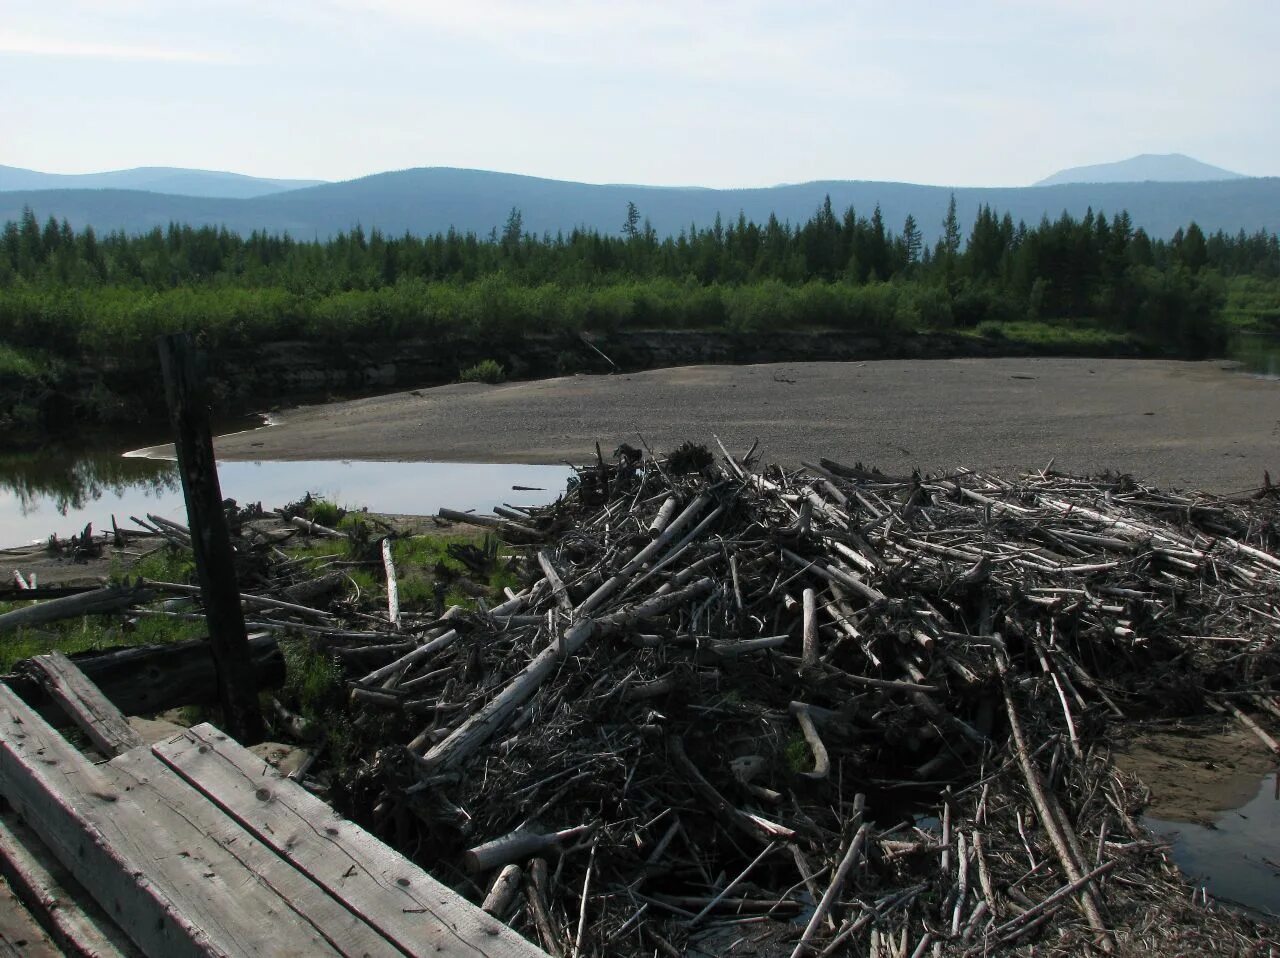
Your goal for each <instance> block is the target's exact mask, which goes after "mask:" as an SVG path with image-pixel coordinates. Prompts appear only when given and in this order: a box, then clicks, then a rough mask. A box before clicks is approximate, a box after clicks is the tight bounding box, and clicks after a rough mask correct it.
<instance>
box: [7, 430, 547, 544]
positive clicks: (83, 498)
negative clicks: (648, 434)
mask: <svg viewBox="0 0 1280 958" xmlns="http://www.w3.org/2000/svg"><path fill="white" fill-rule="evenodd" d="M569 475H570V470H569V469H568V467H566V466H528V465H511V464H491V463H454V462H354V461H347V462H334V461H309V462H221V463H219V464H218V477H219V481H220V483H221V486H222V495H223V496H224V497H225V498H230V499H235V500H236V501H237V502H240V503H249V502H261V503H262V504H263V505H264V506H265V507H267V508H274V507H278V506H282V505H284V504H285V503H288V502H293V501H295V500H297V499H300V498H301V497H302V496H303V495H304V494H306V493H307V492H310V493H312V494H313V495H319V496H323V497H324V498H327V499H330V500H332V501H333V502H336V503H337V504H339V505H342V506H349V507H363V506H367V507H368V508H369V509H371V510H374V511H376V512H383V513H406V514H417V515H423V514H430V513H434V512H435V511H436V510H437V509H439V508H440V507H441V506H447V507H449V508H451V509H460V510H468V509H475V510H477V511H482V512H487V511H490V510H492V508H493V507H494V506H496V505H501V504H502V503H504V502H505V503H511V504H512V505H517V506H530V505H542V504H545V503H547V502H550V501H552V500H553V499H555V498H556V496H558V495H559V494H560V493H562V492H563V491H564V488H565V481H566V479H567V478H568V477H569ZM512 486H528V487H533V488H532V489H525V490H513V489H512ZM148 512H150V513H155V514H157V515H161V516H164V517H166V518H169V519H173V520H175V521H178V522H183V523H185V522H186V519H185V515H186V509H185V506H184V505H183V501H182V490H181V488H180V487H179V484H178V471H177V466H176V464H175V463H173V462H167V461H163V460H154V459H142V458H124V457H122V456H120V455H119V454H118V453H101V454H83V453H82V454H78V455H75V456H66V455H58V454H52V453H35V454H19V455H13V456H5V457H0V546H15V545H22V544H25V543H29V542H34V541H43V540H44V539H46V538H48V536H49V534H50V533H57V534H58V535H59V536H69V535H71V534H72V533H75V532H79V531H80V530H81V529H83V528H84V525H85V523H87V522H92V523H93V525H94V528H95V529H103V528H107V529H109V528H110V527H111V517H112V515H114V516H115V517H116V521H117V522H118V523H120V524H122V525H123V524H125V523H127V522H128V520H129V516H131V515H135V516H143V515H145V514H146V513H148Z"/></svg>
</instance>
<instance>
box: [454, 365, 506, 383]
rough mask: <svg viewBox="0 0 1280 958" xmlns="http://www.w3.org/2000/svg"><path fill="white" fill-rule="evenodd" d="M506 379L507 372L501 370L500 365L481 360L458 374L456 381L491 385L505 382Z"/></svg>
mask: <svg viewBox="0 0 1280 958" xmlns="http://www.w3.org/2000/svg"><path fill="white" fill-rule="evenodd" d="M506 378H507V371H506V370H505V369H503V368H502V364H501V363H499V362H497V361H496V360H493V359H485V360H482V361H481V362H478V363H476V364H475V365H474V366H468V367H467V368H466V369H463V370H461V371H460V372H459V373H458V381H459V382H464V383H489V384H491V385H492V384H494V383H500V382H505V381H506Z"/></svg>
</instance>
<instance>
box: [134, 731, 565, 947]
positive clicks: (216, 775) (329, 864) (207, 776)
mask: <svg viewBox="0 0 1280 958" xmlns="http://www.w3.org/2000/svg"><path fill="white" fill-rule="evenodd" d="M152 751H153V752H154V753H155V754H156V755H157V756H159V758H160V759H161V761H163V762H165V764H167V765H169V766H170V767H171V768H173V769H174V770H175V771H177V772H178V773H179V774H180V775H182V776H183V778H185V779H186V780H187V781H189V782H190V783H191V784H192V785H193V786H195V787H196V788H197V789H198V790H199V791H201V792H203V793H204V794H205V795H207V796H208V797H209V798H210V799H211V800H212V801H213V802H214V804H216V805H218V806H219V807H220V808H222V809H223V810H224V811H225V812H226V813H227V814H229V815H231V816H232V817H233V818H235V819H236V820H237V821H238V822H240V824H241V825H243V826H244V827H245V828H246V829H247V830H248V831H249V832H250V833H252V834H253V835H254V836H255V837H256V838H257V839H258V840H259V841H261V842H262V843H263V844H265V845H268V846H270V847H271V848H273V849H275V851H276V852H277V853H278V854H280V855H283V856H285V857H286V858H288V859H289V860H290V861H292V862H293V863H294V864H295V865H296V866H297V867H298V868H299V869H300V870H302V871H303V872H305V873H306V874H307V875H308V876H309V877H310V878H311V879H312V880H314V881H315V882H316V883H318V884H319V885H321V886H323V887H324V888H326V889H327V890H328V891H329V893H330V894H331V895H333V896H334V897H336V898H338V899H339V900H341V901H343V902H345V903H346V905H347V907H348V908H350V909H352V910H353V911H354V912H356V913H357V914H359V915H360V916H361V917H362V918H364V919H365V920H366V921H367V922H369V923H370V924H372V925H375V926H377V927H378V928H379V929H381V930H382V932H383V933H384V934H385V935H386V936H387V937H388V938H390V939H391V940H392V941H393V942H395V943H396V944H397V945H398V946H399V947H400V948H401V949H403V950H404V952H405V953H406V954H409V955H421V956H432V958H464V956H465V958H479V956H485V958H535V956H540V958H545V953H544V952H542V951H541V950H540V949H538V948H536V947H534V946H533V945H531V944H530V943H529V942H527V941H525V940H524V939H523V938H521V937H520V936H519V935H517V934H516V933H515V932H514V931H512V930H511V929H510V928H508V927H507V926H506V925H503V924H501V923H500V922H498V921H497V920H496V919H494V918H492V917H490V916H489V915H486V914H485V913H484V912H483V911H481V910H480V909H479V908H478V907H476V906H475V905H473V904H471V903H470V902H468V901H466V900H465V899H463V898H462V897H461V896H459V895H458V894H456V893H455V892H453V891H452V890H451V889H449V888H446V887H445V886H444V885H441V884H440V883H439V882H437V881H436V880H435V879H433V878H432V877H431V876H430V875H428V874H427V873H426V872H424V871H422V869H420V868H418V867H417V866H416V865H414V864H413V863H412V862H410V861H408V860H407V859H405V858H404V857H403V856H402V855H399V854H397V853H396V852H394V851H392V850H391V849H390V848H388V847H387V846H386V845H384V844H383V843H382V842H380V841H378V840H377V839H376V838H374V837H373V836H372V835H370V834H369V833H368V832H366V831H364V829H362V828H360V827H359V826H357V825H355V824H353V823H351V822H348V821H346V820H344V819H343V818H342V817H341V816H339V815H338V814H337V813H336V812H335V811H334V810H333V809H332V808H330V807H329V806H328V805H326V804H324V803H323V802H321V801H320V800H319V799H317V798H316V797H315V796H313V795H311V794H310V793H308V792H307V791H306V790H305V789H303V788H301V787H300V786H298V785H297V784H295V783H294V782H291V781H289V780H288V779H286V778H284V777H282V776H281V775H280V774H279V773H278V772H276V771H275V770H274V769H272V768H271V767H270V766H268V765H267V764H266V763H265V762H263V761H262V760H261V759H260V758H257V757H256V756H255V755H253V754H252V753H251V752H249V751H247V750H246V749H244V748H242V747H241V746H240V745H238V744H237V743H236V742H235V741H233V740H232V739H231V738H229V737H228V736H226V735H224V734H223V733H222V732H220V731H218V730H217V729H216V728H214V727H213V726H212V725H207V724H205V725H198V726H196V727H195V728H192V729H188V730H187V733H186V734H185V735H181V736H175V737H174V738H173V739H171V740H169V741H168V742H163V743H159V744H157V745H154V746H152Z"/></svg>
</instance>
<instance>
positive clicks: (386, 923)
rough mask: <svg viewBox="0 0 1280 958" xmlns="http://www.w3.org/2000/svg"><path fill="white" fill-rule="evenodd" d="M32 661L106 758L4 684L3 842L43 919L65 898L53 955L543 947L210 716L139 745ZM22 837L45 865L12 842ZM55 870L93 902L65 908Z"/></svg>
mask: <svg viewBox="0 0 1280 958" xmlns="http://www.w3.org/2000/svg"><path fill="white" fill-rule="evenodd" d="M63 661H65V660H63ZM46 665H47V666H48V668H47V669H46V671H47V673H48V674H49V676H50V682H51V684H52V686H54V687H55V688H56V694H57V696H58V698H59V701H61V702H63V704H64V705H66V706H67V707H68V709H69V712H71V713H72V715H73V717H74V718H76V719H77V722H78V723H79V724H81V725H82V726H83V727H85V728H86V732H87V733H88V734H89V735H90V737H91V739H92V740H93V742H94V744H95V746H96V747H97V748H99V749H101V750H103V751H104V752H106V753H108V754H113V755H114V757H113V758H111V759H110V761H107V762H105V763H104V764H101V765H94V764H92V763H91V762H90V761H89V760H88V759H87V758H86V756H85V755H84V754H83V753H82V752H80V751H79V750H78V749H76V748H75V747H73V746H72V745H71V744H69V743H68V742H67V740H66V739H64V738H63V737H62V736H61V735H60V734H59V733H58V732H57V731H55V730H54V729H53V728H52V727H51V726H49V725H48V724H47V723H46V722H45V721H44V719H42V718H41V717H40V716H39V715H38V714H37V713H36V712H35V711H34V710H32V709H31V708H30V707H29V706H27V705H26V704H25V703H24V702H23V701H22V699H20V698H19V697H18V696H17V695H16V694H15V693H14V692H13V691H12V690H11V689H9V688H8V687H7V686H4V685H3V684H0V795H3V797H4V799H5V800H6V801H7V802H8V803H9V805H10V806H11V807H12V809H13V810H14V812H15V813H16V816H18V817H19V818H20V819H21V823H19V822H18V821H17V820H16V819H13V818H0V857H2V858H3V859H4V863H5V869H6V872H7V873H8V874H9V875H12V874H13V873H17V874H18V875H19V876H20V877H22V876H26V877H25V878H24V880H26V881H28V882H32V883H34V884H35V885H36V886H38V887H43V889H44V890H43V891H41V892H37V893H33V894H30V897H34V898H35V899H40V898H42V897H43V899H44V900H46V903H49V902H50V901H52V903H53V907H52V908H51V909H49V908H47V909H45V911H46V915H45V924H46V929H48V927H49V922H50V920H51V919H50V918H49V915H48V912H54V913H57V912H61V914H60V915H59V919H60V920H61V925H60V926H59V929H60V934H61V935H62V936H63V937H62V938H61V939H58V938H57V935H55V939H56V940H58V942H59V945H60V946H61V947H62V948H63V950H64V951H65V952H67V953H71V954H102V955H133V954H139V953H141V954H144V955H151V956H157V958H160V956H164V958H169V956H188V955H190V956H195V955H228V956H232V955H235V956H246V958H248V956H267V955H281V956H292V955H296V956H335V955H349V956H356V955H360V956H371V958H372V956H401V955H422V956H427V955H430V956H433V958H452V956H458V958H462V956H467V958H479V956H492V958H533V956H543V955H544V954H545V953H544V952H542V951H541V950H540V949H538V948H536V947H535V946H533V945H532V944H530V943H529V942H527V941H526V940H525V939H523V938H521V937H520V936H519V935H517V934H516V933H515V932H513V931H512V930H511V929H510V928H508V927H507V926H506V925H504V924H502V923H500V922H498V921H497V920H495V919H494V918H492V917H490V916H489V915H487V914H485V913H484V912H483V911H481V910H480V909H479V908H478V907H476V906H475V905H473V904H471V903H470V902H468V901H466V900H465V899H463V898H462V897H461V896H459V895H458V894H456V893H455V892H454V891H452V890H451V889H449V888H447V887H445V886H444V885H441V884H440V883H439V882H437V881H435V880H434V879H433V878H431V876H430V875H428V874H427V873H426V872H424V871H423V870H422V869H421V868H419V867H417V866H416V865H414V864H413V863H412V862H410V861H408V860H407V859H406V858H404V857H403V856H402V855H400V854H399V853H397V852H395V851H393V850H392V849H390V848H389V847H387V846H386V845H384V844H383V843H382V842H380V841H379V840H378V839H376V838H375V837H373V836H372V835H370V834H369V833H368V832H366V831H364V830H363V829H361V828H360V827H358V826H357V825H355V824H353V823H351V822H349V821H346V820H345V819H343V818H342V817H340V816H339V815H338V814H337V813H336V812H335V811H334V810H333V809H332V808H330V807H329V806H328V805H326V804H325V803H323V802H321V801H320V800H319V799H317V798H316V797H315V796H313V795H311V794H310V793H309V792H307V791H306V790H305V789H303V788H302V787H301V786H299V785H298V784H296V783H295V782H293V781H290V780H289V779H287V778H285V777H283V776H281V775H280V774H279V773H278V772H276V770H275V769H273V768H271V767H270V766H269V765H267V764H266V763H265V762H264V761H263V760H262V759H260V758H258V757H256V756H255V755H253V754H252V753H251V752H249V751H248V750H246V749H244V748H242V747H241V746H240V745H239V744H237V743H236V742H235V741H233V740H231V739H230V738H229V737H227V736H226V735H224V734H223V733H222V732H220V731H219V730H218V729H216V728H214V727H213V726H212V725H200V726H197V727H195V728H192V729H189V730H187V731H185V732H183V733H182V734H178V735H175V736H174V737H173V738H172V739H170V740H168V741H164V742H160V743H158V744H156V745H153V746H147V745H140V744H138V742H137V739H136V736H134V735H133V734H132V730H131V729H130V728H129V726H128V725H127V723H121V722H120V721H117V718H118V713H115V714H112V713H113V707H112V706H111V705H110V703H109V702H106V700H105V699H103V698H101V696H100V695H99V696H96V697H95V694H94V693H95V689H94V688H93V686H92V684H91V683H87V682H85V683H82V681H81V680H82V679H83V676H77V675H76V674H75V672H74V671H71V672H67V671H66V670H65V669H64V668H63V665H62V662H58V661H56V660H54V661H50V662H47V663H46ZM72 670H74V666H72ZM86 686H87V687H86ZM22 823H25V825H24V824H22ZM27 829H29V832H28V831H26V830H27ZM22 832H25V834H26V835H27V838H26V840H25V844H24V841H21V840H19V839H18V838H14V837H13V835H14V834H19V833H22ZM6 836H8V837H6ZM35 838H38V842H37V845H39V846H41V848H42V849H43V852H42V853H43V855H44V857H45V862H44V864H43V865H40V864H39V863H38V862H36V859H37V858H39V857H40V854H41V852H40V851H37V853H35V854H32V853H31V852H30V851H24V850H23V849H24V848H27V847H29V846H30V844H31V842H32V840H33V839H35ZM24 858H25V860H24ZM15 859H16V861H15ZM42 870H43V875H41V874H34V875H33V874H32V873H39V872H41V871H42ZM53 870H60V873H61V874H62V875H63V876H70V878H69V879H67V880H68V881H69V882H70V883H73V884H75V885H76V886H77V887H82V888H83V891H84V892H85V893H87V895H88V896H89V897H90V898H91V899H92V900H93V902H95V903H96V906H92V905H91V906H89V907H88V908H86V909H80V908H78V907H76V906H75V903H74V902H73V900H72V899H73V896H72V895H70V894H69V893H67V892H66V891H64V890H61V886H59V885H58V883H57V881H56V879H55V877H54V876H52V871H53ZM10 880H11V881H12V878H11V879H10ZM28 903H29V904H30V902H28ZM33 910H35V911H36V912H37V914H39V911H40V910H39V909H33ZM91 912H92V914H91Z"/></svg>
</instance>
